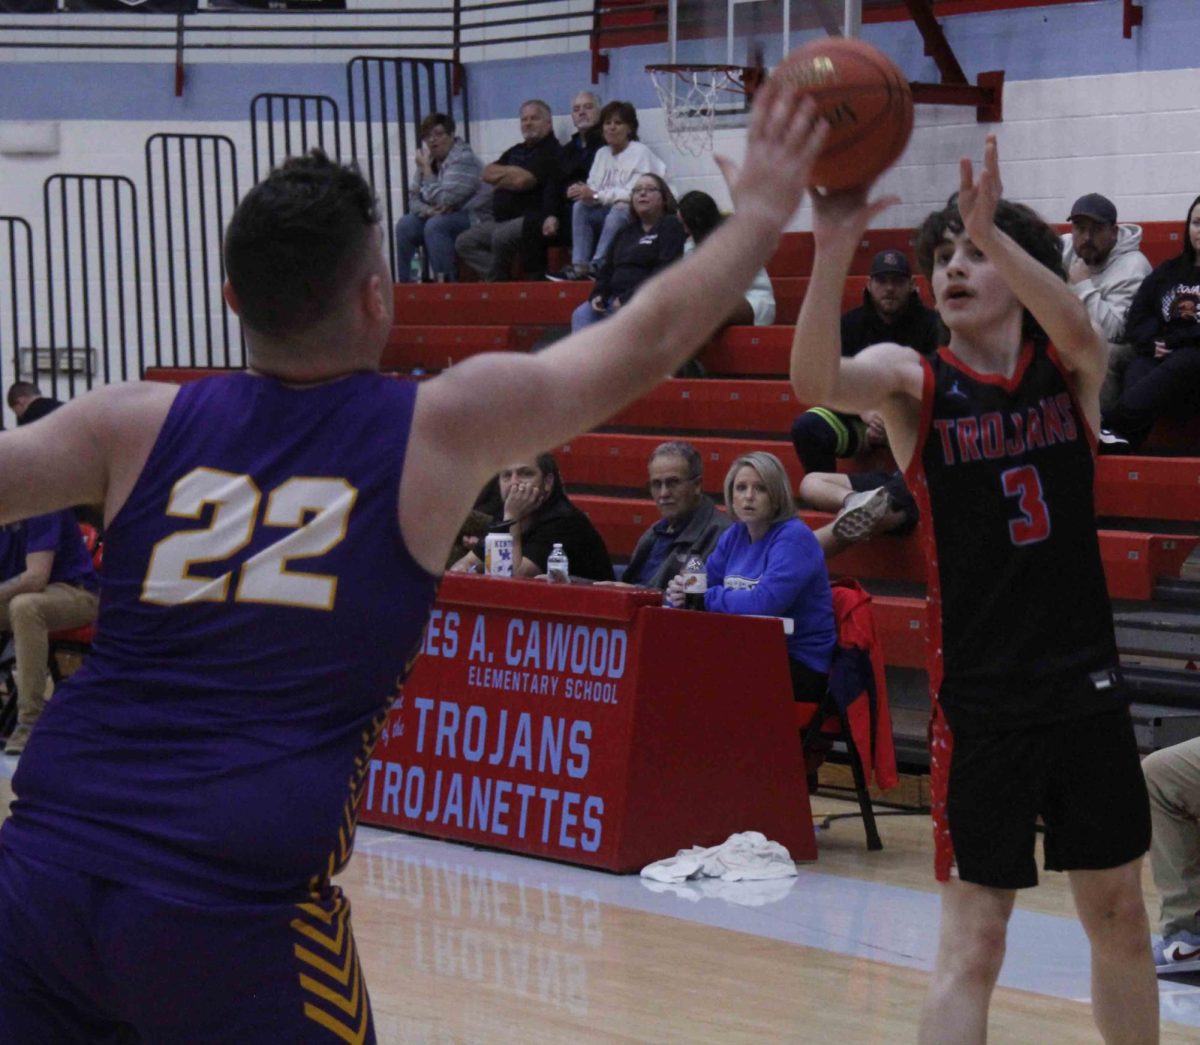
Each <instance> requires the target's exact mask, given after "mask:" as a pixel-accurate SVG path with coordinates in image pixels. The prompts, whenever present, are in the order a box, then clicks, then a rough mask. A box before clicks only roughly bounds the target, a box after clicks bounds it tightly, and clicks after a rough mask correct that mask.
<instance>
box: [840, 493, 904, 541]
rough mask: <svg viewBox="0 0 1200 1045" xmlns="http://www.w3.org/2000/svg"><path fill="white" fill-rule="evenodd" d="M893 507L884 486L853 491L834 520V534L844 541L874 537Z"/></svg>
mask: <svg viewBox="0 0 1200 1045" xmlns="http://www.w3.org/2000/svg"><path fill="white" fill-rule="evenodd" d="M891 507H892V503H891V498H889V497H888V492H887V490H886V489H884V487H882V486H879V487H876V488H875V489H874V490H863V491H862V492H861V493H852V494H850V495H849V496H848V497H847V498H846V499H845V500H844V501H843V502H842V510H841V511H840V512H838V513H837V515H836V517H835V518H834V520H833V535H834V536H835V537H839V538H841V539H842V540H843V541H865V540H867V538H869V537H874V536H875V535H876V534H877V533H878V532H879V524H880V523H881V522H882V521H883V518H884V516H886V515H887V514H888V512H889V511H891Z"/></svg>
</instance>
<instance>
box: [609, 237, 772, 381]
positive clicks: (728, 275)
mask: <svg viewBox="0 0 1200 1045" xmlns="http://www.w3.org/2000/svg"><path fill="white" fill-rule="evenodd" d="M779 234H780V228H779V226H778V224H777V223H775V222H773V221H770V220H767V219H764V218H762V217H760V216H758V215H754V214H735V215H734V216H733V217H731V218H730V219H729V220H727V221H726V222H725V223H724V224H723V225H722V226H721V227H720V228H719V229H717V231H716V232H714V233H713V234H712V235H711V236H710V237H709V238H708V239H707V240H705V242H704V245H703V246H702V247H700V248H698V249H697V250H694V251H693V252H692V253H691V254H690V255H688V256H687V257H686V258H684V259H683V260H681V261H679V262H676V263H675V264H672V265H670V266H669V267H667V268H666V269H664V270H663V271H662V272H660V273H659V274H658V275H656V276H655V277H654V278H653V279H652V280H650V281H648V282H647V283H646V284H644V285H643V286H642V287H640V288H639V289H638V292H637V294H636V295H634V297H633V298H632V299H631V300H630V302H629V304H628V305H627V306H626V307H625V308H624V309H622V310H621V312H620V313H619V314H618V316H617V317H616V319H615V320H613V321H610V322H619V323H620V324H621V326H620V327H619V328H617V327H612V328H610V329H612V332H613V334H614V335H617V336H616V337H615V338H614V340H618V341H619V342H620V344H621V350H622V351H623V352H624V353H625V354H626V355H627V356H629V357H630V358H629V359H628V361H627V362H626V363H625V364H623V366H624V367H625V368H626V369H627V372H628V373H629V376H630V378H631V379H633V378H634V377H635V375H634V373H633V371H634V370H636V369H637V368H636V366H634V367H632V368H630V364H632V363H634V357H638V358H643V359H648V360H652V361H653V363H652V365H651V366H650V367H649V368H647V369H646V370H645V372H644V373H641V374H637V375H636V380H634V381H632V383H631V387H630V391H631V392H632V393H633V394H635V395H636V394H638V393H640V392H641V391H645V390H646V389H648V388H650V387H652V386H653V385H654V384H656V383H657V382H658V381H659V380H660V379H661V378H662V377H663V376H664V375H667V374H671V373H673V372H674V371H675V370H677V369H678V368H679V367H680V366H682V365H683V363H684V362H686V361H687V359H689V358H690V356H691V355H692V353H693V352H695V350H696V349H697V348H699V347H700V346H701V345H702V344H703V343H704V342H705V341H706V340H707V338H708V337H710V336H711V335H712V334H713V332H714V331H715V330H716V328H717V326H718V325H719V324H720V323H721V321H722V320H723V319H724V318H725V317H726V316H727V315H728V314H729V313H730V312H731V311H732V310H733V308H734V307H735V306H736V305H737V304H738V302H740V301H741V300H742V298H743V296H744V295H745V293H746V288H747V287H749V286H750V284H751V283H752V282H754V277H755V276H756V275H757V274H758V271H759V269H761V268H762V267H763V265H765V264H766V262H767V259H768V258H770V256H771V254H772V253H773V252H774V250H775V247H776V245H777V243H778V241H779ZM618 330H619V334H618ZM635 341H636V342H638V343H639V344H641V345H642V346H643V348H642V349H641V350H638V349H636V348H634V347H633V344H632V343H633V342H635Z"/></svg>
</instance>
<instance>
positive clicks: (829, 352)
mask: <svg viewBox="0 0 1200 1045" xmlns="http://www.w3.org/2000/svg"><path fill="white" fill-rule="evenodd" d="M853 256H854V246H853V244H849V243H847V244H845V245H841V244H839V245H836V246H832V247H826V246H818V248H817V253H816V256H815V257H814V259H813V270H812V276H811V278H810V279H809V283H808V288H807V289H806V290H805V293H804V303H803V304H802V305H801V306H800V316H799V318H798V319H797V321H796V330H795V333H794V334H793V335H792V354H791V363H790V368H789V372H790V375H791V379H792V388H793V389H794V390H795V392H796V395H797V396H798V397H799V398H800V401H801V402H802V403H805V404H807V405H810V406H812V405H815V404H825V403H828V402H829V400H830V397H831V396H832V395H833V390H834V387H835V385H836V384H837V375H838V367H839V366H840V364H841V356H842V351H841V319H842V317H841V305H842V287H843V286H844V285H845V282H846V274H847V273H848V272H849V270H850V261H851V259H852V258H853Z"/></svg>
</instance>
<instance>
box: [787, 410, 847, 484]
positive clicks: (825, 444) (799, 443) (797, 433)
mask: <svg viewBox="0 0 1200 1045" xmlns="http://www.w3.org/2000/svg"><path fill="white" fill-rule="evenodd" d="M860 423H861V422H860V421H859V420H858V418H857V417H855V416H854V415H853V414H839V413H837V412H836V411H834V410H827V409H826V408H825V407H823V406H818V407H813V409H811V410H805V411H804V413H802V414H801V415H800V416H799V417H797V418H796V420H794V421H793V422H792V445H793V446H794V447H795V448H796V456H797V457H798V458H800V463H801V464H802V465H804V471H805V472H806V473H811V472H834V471H837V459H838V458H839V457H851V456H853V455H854V453H855V452H856V451H857V450H858V426H859V425H860Z"/></svg>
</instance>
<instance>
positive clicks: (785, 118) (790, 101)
mask: <svg viewBox="0 0 1200 1045" xmlns="http://www.w3.org/2000/svg"><path fill="white" fill-rule="evenodd" d="M828 132H829V125H828V124H826V123H825V121H824V120H821V119H819V118H818V117H817V106H816V103H815V102H814V101H813V100H812V98H810V97H808V96H807V95H801V94H799V93H798V92H797V91H795V90H793V89H792V88H791V87H789V86H788V85H786V84H781V83H778V82H776V81H773V80H768V81H767V82H766V83H765V84H763V86H762V87H760V88H759V90H758V92H757V93H756V94H755V96H754V110H753V113H752V115H751V118H750V128H749V131H748V132H747V134H746V154H745V156H744V158H743V160H742V164H741V167H740V168H739V166H738V165H737V164H736V163H734V162H733V161H732V160H731V159H729V157H727V156H717V157H716V161H717V166H718V167H719V168H720V169H721V174H722V175H723V176H724V178H725V183H726V184H727V185H728V186H729V194H730V196H731V197H732V199H733V204H734V208H735V210H736V211H737V212H738V213H740V214H757V215H760V216H763V217H765V218H767V219H768V220H769V221H771V223H772V224H775V225H777V226H778V227H779V228H780V229H781V230H782V228H783V227H784V225H786V224H787V222H788V221H789V220H790V218H791V217H792V215H793V214H795V213H796V210H797V209H798V208H799V206H800V203H801V201H802V200H803V199H804V190H805V189H806V188H807V187H808V182H809V177H810V175H811V173H812V166H813V163H815V162H816V159H817V155H818V154H819V153H820V151H821V146H822V145H823V144H824V142H825V136H826V135H827V134H828Z"/></svg>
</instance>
